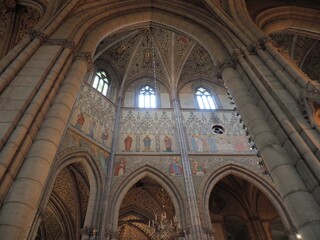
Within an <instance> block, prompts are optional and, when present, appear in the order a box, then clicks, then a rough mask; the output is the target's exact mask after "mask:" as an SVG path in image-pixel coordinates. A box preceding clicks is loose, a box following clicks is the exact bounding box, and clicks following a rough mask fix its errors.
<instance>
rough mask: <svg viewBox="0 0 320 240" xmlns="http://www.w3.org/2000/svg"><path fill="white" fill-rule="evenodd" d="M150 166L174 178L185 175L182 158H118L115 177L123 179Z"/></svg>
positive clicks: (115, 165)
mask: <svg viewBox="0 0 320 240" xmlns="http://www.w3.org/2000/svg"><path fill="white" fill-rule="evenodd" d="M145 165H150V166H152V167H155V168H158V169H159V170H160V171H161V172H163V173H165V174H168V175H170V176H173V177H179V176H182V175H183V168H182V164H181V158H180V156H161V157H160V156H152V157H150V156H117V157H116V159H115V164H114V176H115V177H121V176H125V175H126V174H128V173H130V172H132V171H133V170H135V169H137V168H139V167H141V166H145Z"/></svg>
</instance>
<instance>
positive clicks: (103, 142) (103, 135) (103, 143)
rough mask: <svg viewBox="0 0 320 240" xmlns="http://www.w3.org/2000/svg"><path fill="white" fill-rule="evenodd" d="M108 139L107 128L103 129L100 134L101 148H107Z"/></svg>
mask: <svg viewBox="0 0 320 240" xmlns="http://www.w3.org/2000/svg"><path fill="white" fill-rule="evenodd" d="M108 138H109V132H108V128H105V129H104V131H103V132H102V134H101V140H102V145H103V146H107V141H108Z"/></svg>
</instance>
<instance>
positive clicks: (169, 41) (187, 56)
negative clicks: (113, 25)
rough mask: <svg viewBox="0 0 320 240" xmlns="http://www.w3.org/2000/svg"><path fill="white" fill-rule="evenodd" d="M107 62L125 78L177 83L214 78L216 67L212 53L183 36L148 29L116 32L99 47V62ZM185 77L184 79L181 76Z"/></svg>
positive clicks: (96, 56) (97, 52)
mask: <svg viewBox="0 0 320 240" xmlns="http://www.w3.org/2000/svg"><path fill="white" fill-rule="evenodd" d="M99 58H100V59H104V60H107V62H108V63H110V64H111V66H112V67H113V68H114V69H115V70H116V72H117V73H118V76H120V78H121V79H125V80H127V81H130V80H134V79H137V78H140V77H144V76H148V77H150V78H153V77H154V71H155V72H156V78H157V79H160V80H162V81H163V82H164V83H167V84H170V83H171V84H175V83H176V82H177V81H178V80H179V79H180V78H183V80H184V79H185V78H187V79H188V80H195V79H199V78H204V79H208V80H210V79H213V74H214V64H213V61H212V59H211V56H210V55H209V53H208V51H207V50H206V49H204V48H203V47H201V46H200V45H199V44H198V43H196V42H194V41H193V40H192V39H191V38H189V37H188V36H186V35H183V34H181V33H176V32H173V31H171V30H168V29H165V28H157V27H147V28H146V27H145V28H141V29H138V31H137V30H132V31H127V32H124V33H116V34H115V35H112V36H109V37H107V38H105V39H104V40H103V41H101V43H100V44H99V46H98V48H97V51H96V54H95V60H96V61H98V60H99ZM180 76H181V77H180Z"/></svg>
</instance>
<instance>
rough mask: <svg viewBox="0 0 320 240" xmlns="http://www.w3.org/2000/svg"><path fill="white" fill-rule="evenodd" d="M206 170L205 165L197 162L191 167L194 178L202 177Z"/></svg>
mask: <svg viewBox="0 0 320 240" xmlns="http://www.w3.org/2000/svg"><path fill="white" fill-rule="evenodd" d="M206 168H207V166H206V163H204V162H202V163H198V162H197V161H194V162H193V166H192V173H193V174H194V175H196V176H204V175H205V174H206V172H207V170H206Z"/></svg>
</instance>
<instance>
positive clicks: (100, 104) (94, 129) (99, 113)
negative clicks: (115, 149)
mask: <svg viewBox="0 0 320 240" xmlns="http://www.w3.org/2000/svg"><path fill="white" fill-rule="evenodd" d="M115 110H116V108H115V105H114V104H113V103H111V102H110V101H109V100H108V99H107V98H105V97H104V96H102V95H101V94H100V93H98V92H97V91H96V90H94V89H93V88H92V87H91V86H89V85H87V84H85V85H84V86H83V88H82V90H81V92H80V95H79V98H78V100H77V103H76V105H75V108H74V110H73V114H72V116H71V118H70V125H71V126H73V127H75V128H76V129H77V130H78V131H80V132H81V133H83V134H85V135H86V136H87V137H89V138H91V139H92V140H94V141H95V142H97V143H99V144H101V145H102V146H103V147H105V148H107V149H108V150H110V148H111V139H112V134H113V127H114V116H115Z"/></svg>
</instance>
